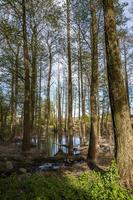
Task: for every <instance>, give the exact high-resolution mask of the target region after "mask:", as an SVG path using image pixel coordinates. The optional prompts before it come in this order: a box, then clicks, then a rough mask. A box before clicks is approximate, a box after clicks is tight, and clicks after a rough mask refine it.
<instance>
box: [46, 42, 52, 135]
mask: <svg viewBox="0 0 133 200" xmlns="http://www.w3.org/2000/svg"><path fill="white" fill-rule="evenodd" d="M48 70H49V71H48V82H47V111H46V118H47V119H46V133H48V131H49V120H50V84H51V71H52V52H51V46H49V69H48Z"/></svg>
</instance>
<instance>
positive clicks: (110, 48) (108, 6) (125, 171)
mask: <svg viewBox="0 0 133 200" xmlns="http://www.w3.org/2000/svg"><path fill="white" fill-rule="evenodd" d="M103 10H104V25H105V43H106V56H107V74H108V85H109V96H110V103H111V112H112V119H113V128H114V138H115V156H116V161H117V165H118V169H119V173H120V176H121V179H122V181H123V182H125V183H126V184H127V185H128V186H131V185H132V186H133V132H132V127H131V121H130V112H129V107H128V99H127V91H126V87H125V83H124V79H123V75H122V63H121V57H120V49H119V44H118V40H117V30H116V19H115V12H114V5H113V0H103Z"/></svg>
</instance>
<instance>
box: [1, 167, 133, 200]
mask: <svg viewBox="0 0 133 200" xmlns="http://www.w3.org/2000/svg"><path fill="white" fill-rule="evenodd" d="M89 199H90V200H106V199H107V200H133V195H131V191H130V192H129V191H127V190H126V189H125V188H124V187H122V186H120V184H119V176H118V173H117V170H116V167H115V166H114V165H112V167H111V168H110V170H109V172H107V173H105V174H100V173H96V172H86V173H83V174H82V175H80V176H78V177H76V176H70V175H63V174H58V173H52V172H51V174H50V175H45V176H44V175H42V174H40V175H39V174H35V175H32V176H31V177H27V178H23V179H22V178H21V180H19V179H18V177H16V176H12V177H10V178H6V179H0V200H89Z"/></svg>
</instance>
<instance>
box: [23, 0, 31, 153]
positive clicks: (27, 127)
mask: <svg viewBox="0 0 133 200" xmlns="http://www.w3.org/2000/svg"><path fill="white" fill-rule="evenodd" d="M22 16H23V17H22V19H23V24H22V29H23V54H24V70H25V92H24V132H23V151H27V150H30V122H31V121H30V66H29V52H28V42H27V21H26V2H25V0H22Z"/></svg>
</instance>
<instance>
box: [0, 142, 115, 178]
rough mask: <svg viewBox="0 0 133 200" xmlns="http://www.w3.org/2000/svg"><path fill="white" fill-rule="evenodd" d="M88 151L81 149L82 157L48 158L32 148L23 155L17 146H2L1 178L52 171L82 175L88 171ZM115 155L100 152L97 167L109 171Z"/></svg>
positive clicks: (61, 156)
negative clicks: (14, 174) (57, 170)
mask: <svg viewBox="0 0 133 200" xmlns="http://www.w3.org/2000/svg"><path fill="white" fill-rule="evenodd" d="M87 151H88V146H82V147H81V148H80V155H77V156H69V157H68V155H66V154H62V153H61V154H57V155H56V156H54V157H47V156H46V154H45V153H44V152H40V151H38V150H36V148H32V149H31V150H30V152H27V153H22V151H21V149H20V147H16V146H15V144H10V145H8V146H7V145H0V176H1V175H2V176H3V175H4V176H10V175H11V174H12V173H14V172H16V173H17V174H23V173H28V174H29V173H31V174H33V173H35V172H40V171H41V172H43V173H47V172H48V171H51V170H54V171H55V170H56V169H59V170H60V171H64V172H65V173H67V174H69V173H70V174H73V175H74V174H75V175H77V174H81V173H82V172H85V171H88V170H89V167H88V165H87V161H86V158H87ZM112 159H113V155H112V154H111V153H110V152H109V151H107V152H103V151H99V154H98V159H97V165H98V166H99V167H100V168H101V169H103V170H105V171H106V170H107V169H108V167H109V166H110V165H111V161H112ZM49 163H50V164H49Z"/></svg>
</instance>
